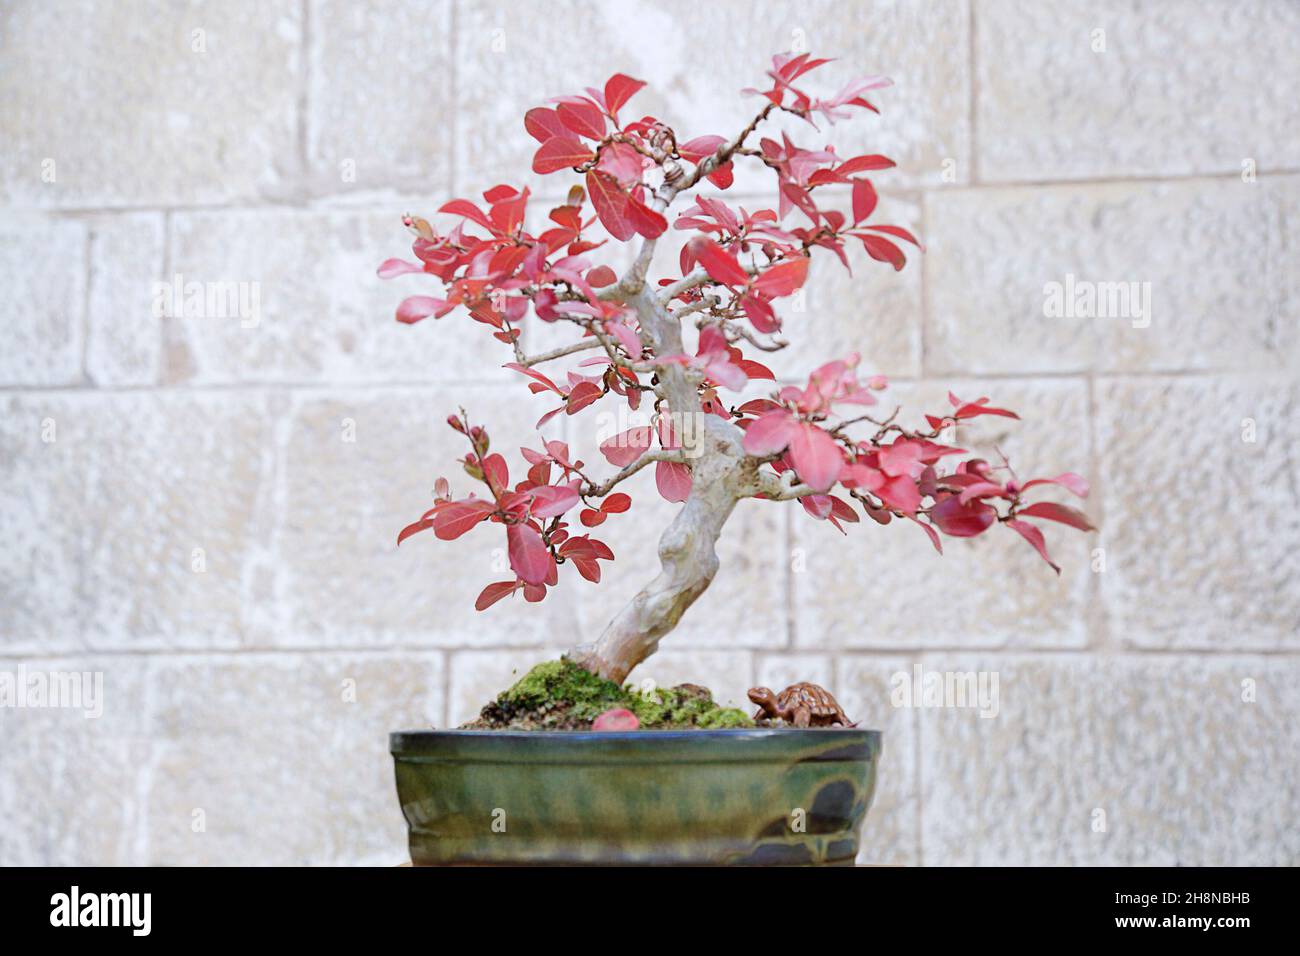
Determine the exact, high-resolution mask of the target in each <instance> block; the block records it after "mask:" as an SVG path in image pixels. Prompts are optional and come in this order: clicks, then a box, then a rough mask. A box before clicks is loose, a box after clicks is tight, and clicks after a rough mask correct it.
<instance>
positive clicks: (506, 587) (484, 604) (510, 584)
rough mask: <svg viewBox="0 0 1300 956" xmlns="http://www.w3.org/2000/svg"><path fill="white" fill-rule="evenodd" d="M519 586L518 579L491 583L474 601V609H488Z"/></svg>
mask: <svg viewBox="0 0 1300 956" xmlns="http://www.w3.org/2000/svg"><path fill="white" fill-rule="evenodd" d="M518 588H519V582H518V581H498V582H497V583H496V584H489V585H488V586H487V587H485V588H484V589H483V590H482V591H480V592H479V596H478V600H477V601H475V602H474V610H476V611H486V610H487V609H488V608H490V607H491V606H492V605H493V604H496V603H497V601H500V600H501V599H502V598H503V597H505V596H507V595H509V594H514V593H515V591H516V590H517V589H518Z"/></svg>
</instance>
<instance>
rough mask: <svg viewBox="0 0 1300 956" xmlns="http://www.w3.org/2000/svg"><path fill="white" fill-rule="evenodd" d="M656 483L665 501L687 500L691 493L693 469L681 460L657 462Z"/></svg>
mask: <svg viewBox="0 0 1300 956" xmlns="http://www.w3.org/2000/svg"><path fill="white" fill-rule="evenodd" d="M655 485H656V486H657V487H658V488H659V494H660V495H662V496H663V499H664V500H665V501H685V500H686V498H687V496H689V495H690V493H691V470H690V469H689V468H687V467H686V466H685V465H683V464H681V463H680V462H675V461H660V462H656V463H655Z"/></svg>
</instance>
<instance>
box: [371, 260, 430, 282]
mask: <svg viewBox="0 0 1300 956" xmlns="http://www.w3.org/2000/svg"><path fill="white" fill-rule="evenodd" d="M423 271H424V266H421V265H418V264H416V263H414V262H406V261H405V260H403V259H385V260H384V261H383V262H382V263H381V264H380V266H379V271H378V272H377V273H376V274H377V275H378V276H379V278H381V279H392V278H393V277H394V276H404V275H407V274H408V273H411V272H423Z"/></svg>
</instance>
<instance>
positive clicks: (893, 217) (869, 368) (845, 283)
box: [754, 197, 927, 383]
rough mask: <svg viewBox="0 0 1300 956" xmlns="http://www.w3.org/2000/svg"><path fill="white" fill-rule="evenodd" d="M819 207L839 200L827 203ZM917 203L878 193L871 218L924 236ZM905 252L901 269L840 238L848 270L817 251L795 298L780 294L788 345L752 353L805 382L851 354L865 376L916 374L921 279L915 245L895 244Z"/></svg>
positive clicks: (784, 375)
mask: <svg viewBox="0 0 1300 956" xmlns="http://www.w3.org/2000/svg"><path fill="white" fill-rule="evenodd" d="M818 202H819V203H822V205H823V207H824V208H830V209H836V208H841V209H844V210H845V211H846V212H847V211H848V210H847V208H846V206H845V204H843V203H838V202H831V203H826V202H823V200H822V199H820V198H819V199H818ZM920 215H921V211H920V208H919V207H918V206H917V205H916V204H915V203H911V202H907V201H904V200H900V199H896V198H893V197H884V198H882V199H881V202H880V206H879V209H878V211H877V212H875V213H874V214H873V215H872V217H871V221H872V222H880V223H892V224H894V225H897V226H902V227H904V228H905V229H909V230H911V231H912V234H913V235H915V236H917V238H918V239H920V240H921V242H922V243H925V242H927V238H926V237H925V236H924V235H923V234H922V233H923V232H924V230H923V229H922V227H921V223H920V222H919V219H920ZM899 245H900V246H902V247H903V248H904V252H905V254H906V255H907V265H906V266H904V267H903V271H902V272H895V271H894V269H893V268H892V267H891V266H889V265H886V264H885V263H883V262H876V261H875V260H874V259H871V258H870V257H869V256H867V254H866V253H865V252H864V251H863V249H862V244H861V243H859V242H858V241H857V240H856V239H850V240H849V241H848V243H847V246H848V248H847V250H846V254H847V256H848V259H849V265H850V266H851V267H852V270H853V271H852V272H851V273H850V272H848V271H846V270H845V268H844V266H843V264H842V263H841V262H840V261H839V260H838V259H837V258H836V257H835V256H834V254H832V253H830V252H828V251H826V250H817V253H820V254H817V253H815V254H814V256H813V265H812V268H811V269H810V270H809V278H808V282H807V283H806V284H805V286H804V288H803V290H801V291H802V292H803V295H802V297H798V296H794V297H791V298H790V299H786V300H783V304H784V308H783V309H782V310H781V315H782V317H783V319H784V331H785V337H786V339H787V340H789V342H790V344H789V346H787V347H786V348H784V349H782V350H781V351H780V352H776V353H773V354H772V355H759V354H757V353H754V358H756V359H757V360H758V361H761V362H763V363H764V364H765V365H767V366H768V368H770V369H771V370H772V371H773V372H774V373H775V374H776V376H777V378H779V379H792V380H795V381H798V382H800V383H803V382H806V381H807V379H808V373H809V372H811V371H812V370H813V369H815V368H817V367H818V366H819V365H822V364H823V363H825V362H829V361H831V360H832V359H837V358H846V357H847V356H848V355H849V354H851V353H853V352H857V353H858V354H859V356H861V360H862V361H861V365H860V366H859V367H860V368H861V369H862V370H863V371H864V372H866V373H868V374H872V375H875V374H882V375H891V376H916V375H918V374H919V373H920V371H921V321H922V313H923V306H922V299H921V277H922V273H923V271H924V267H925V263H924V256H923V254H922V253H921V252H920V251H919V250H917V249H916V247H914V246H912V245H910V244H908V243H906V242H900V243H899Z"/></svg>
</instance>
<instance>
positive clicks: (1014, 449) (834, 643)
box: [791, 380, 1094, 648]
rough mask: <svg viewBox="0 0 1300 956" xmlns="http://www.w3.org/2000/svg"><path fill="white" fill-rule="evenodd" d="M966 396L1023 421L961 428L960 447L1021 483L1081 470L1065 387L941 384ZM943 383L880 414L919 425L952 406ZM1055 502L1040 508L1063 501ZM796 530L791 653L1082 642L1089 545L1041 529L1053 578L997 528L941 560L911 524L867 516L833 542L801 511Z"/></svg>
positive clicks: (955, 545) (1082, 454)
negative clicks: (925, 415)
mask: <svg viewBox="0 0 1300 956" xmlns="http://www.w3.org/2000/svg"><path fill="white" fill-rule="evenodd" d="M948 384H949V385H950V386H951V387H952V388H953V389H954V391H955V392H956V393H957V394H958V395H959V396H961V397H962V398H977V397H979V396H984V395H987V396H991V397H992V399H993V403H994V404H995V405H1002V406H1005V407H1008V408H1012V409H1015V410H1017V411H1019V412H1020V414H1021V417H1022V419H1023V420H1022V421H1019V422H1016V421H1011V420H1009V419H1005V418H992V417H985V418H980V419H974V420H972V421H971V422H969V423H966V424H963V426H962V427H961V429H960V430H959V432H958V434H957V436H956V441H957V444H958V445H959V446H960V447H962V448H966V449H969V450H971V451H974V452H980V453H981V454H983V455H984V456H985V457H987V458H990V459H991V460H993V461H997V460H998V459H997V453H996V451H994V446H995V445H996V446H997V447H999V448H1001V449H1002V450H1003V451H1004V452H1006V454H1007V456H1008V457H1009V458H1010V460H1011V462H1012V464H1013V466H1014V467H1015V468H1016V471H1017V473H1018V474H1020V475H1021V476H1022V477H1028V476H1030V475H1032V476H1035V477H1036V476H1052V475H1056V474H1059V473H1060V472H1062V471H1070V470H1075V471H1079V472H1081V473H1086V472H1087V471H1088V451H1087V401H1086V392H1085V389H1084V386H1083V384H1082V383H1079V382H1072V381H1068V380H1060V381H1040V382H1031V383H1021V382H1015V383H1013V382H1008V381H1000V382H982V383H976V382H970V381H960V380H957V381H953V382H951V383H948ZM947 387H948V386H947V385H945V386H940V385H938V384H937V383H935V384H929V383H927V384H925V385H924V386H921V385H913V386H907V387H896V388H892V389H890V390H889V391H886V392H885V393H883V398H882V404H881V408H882V410H884V412H885V414H888V413H889V412H890V411H892V410H893V408H894V407H895V405H902V406H903V408H904V409H905V411H904V413H903V415H902V416H900V419H899V420H900V421H903V422H905V423H906V422H911V423H913V424H917V423H923V419H922V418H921V416H920V414H919V413H920V412H923V411H930V412H942V411H945V410H948V409H950V407H951V406H949V405H948V403H947V400H946V398H945V397H944V395H945V392H946V388H947ZM1064 497H1066V496H1065V495H1064V494H1063V493H1062V494H1056V493H1052V494H1044V495H1043V498H1044V499H1057V500H1063V499H1064ZM791 521H792V522H793V528H794V547H795V551H794V562H795V564H794V567H795V568H796V570H795V572H794V575H793V577H794V611H795V644H796V646H797V647H800V648H856V647H872V648H898V647H900V646H901V647H926V646H1003V645H1007V646H1024V645H1030V646H1070V647H1079V646H1082V645H1083V644H1084V643H1086V641H1087V621H1086V608H1087V604H1088V602H1089V597H1088V595H1089V594H1090V588H1091V583H1090V578H1091V577H1092V575H1091V574H1090V573H1089V570H1088V567H1089V558H1090V549H1091V548H1092V547H1094V544H1093V543H1092V541H1091V539H1090V536H1087V535H1083V534H1080V533H1078V532H1076V531H1073V530H1071V529H1068V528H1065V527H1063V526H1062V527H1060V528H1054V527H1050V526H1049V527H1047V528H1045V529H1044V534H1045V536H1046V538H1047V543H1048V547H1049V549H1050V550H1051V552H1052V555H1053V557H1054V558H1055V559H1056V561H1057V563H1058V564H1060V565H1061V568H1062V572H1061V575H1060V577H1057V575H1055V574H1054V573H1052V570H1051V568H1049V567H1048V566H1047V565H1046V564H1044V563H1043V562H1042V559H1040V558H1039V557H1038V555H1036V554H1035V553H1034V551H1033V549H1032V548H1030V547H1029V545H1028V544H1026V543H1025V542H1024V541H1023V540H1022V539H1021V538H1019V537H1018V536H1017V535H1015V534H1014V533H1012V532H1011V531H1006V530H1003V529H1001V528H993V529H990V530H989V531H987V532H985V533H984V534H983V535H981V536H979V537H977V538H973V539H957V538H949V537H947V536H943V538H942V540H943V545H944V554H943V555H939V554H937V553H936V552H935V550H934V548H933V546H932V545H931V544H930V541H929V538H928V537H927V536H926V535H925V533H924V532H922V531H921V530H920V529H919V528H916V527H913V526H911V524H910V523H909V522H902V523H900V522H894V523H892V524H890V525H889V526H887V527H883V528H882V527H880V526H878V525H876V524H875V523H874V522H871V521H870V520H869V519H867V518H863V519H862V521H861V522H860V523H859V524H857V525H851V526H849V527H848V533H847V534H846V535H841V534H840V533H839V532H838V531H836V530H835V529H834V528H833V527H831V526H830V524H829V523H827V522H823V521H816V520H815V519H813V518H811V517H809V516H808V515H806V514H804V513H803V511H802V509H794V510H793V511H792V516H791Z"/></svg>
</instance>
